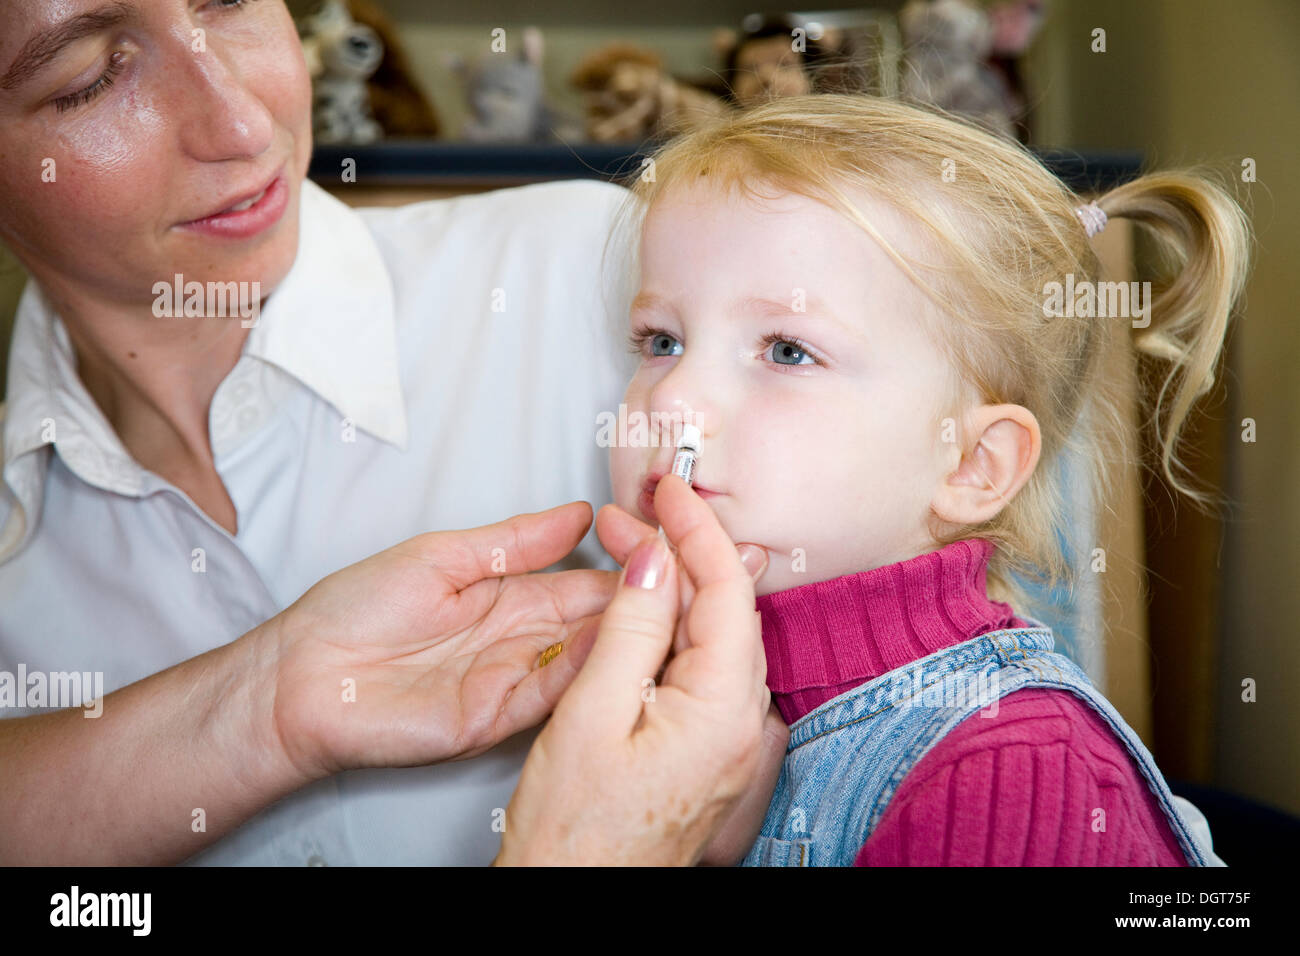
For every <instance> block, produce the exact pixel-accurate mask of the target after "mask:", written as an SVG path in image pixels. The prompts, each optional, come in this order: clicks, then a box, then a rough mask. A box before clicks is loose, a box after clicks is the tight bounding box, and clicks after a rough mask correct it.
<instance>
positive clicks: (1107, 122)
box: [1029, 0, 1300, 813]
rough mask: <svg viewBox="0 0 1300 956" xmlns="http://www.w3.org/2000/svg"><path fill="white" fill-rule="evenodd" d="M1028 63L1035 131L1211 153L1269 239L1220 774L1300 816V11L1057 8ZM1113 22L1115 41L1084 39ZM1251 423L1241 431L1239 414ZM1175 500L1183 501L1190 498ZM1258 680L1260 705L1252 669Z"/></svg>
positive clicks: (1230, 435) (1102, 0)
mask: <svg viewBox="0 0 1300 956" xmlns="http://www.w3.org/2000/svg"><path fill="white" fill-rule="evenodd" d="M1052 12H1053V18H1052V21H1051V22H1050V24H1049V26H1048V28H1047V30H1046V33H1045V35H1044V36H1043V38H1042V42H1041V44H1040V45H1039V47H1038V48H1037V49H1036V50H1035V52H1034V55H1033V57H1031V59H1030V63H1029V67H1030V82H1031V84H1032V85H1033V87H1034V91H1035V96H1036V98H1037V99H1038V102H1039V103H1040V104H1041V110H1040V115H1041V118H1042V122H1041V125H1040V127H1039V129H1038V134H1039V139H1040V140H1041V141H1043V142H1051V143H1052V144H1053V145H1060V146H1067V147H1074V148H1079V147H1085V146H1086V147H1091V148H1116V149H1118V148H1132V147H1140V148H1144V149H1146V150H1147V151H1148V155H1149V157H1150V158H1151V159H1152V160H1154V161H1155V163H1156V164H1157V165H1160V166H1174V165H1179V164H1191V163H1196V162H1202V161H1205V162H1209V163H1212V164H1213V165H1215V166H1216V167H1218V168H1220V169H1222V170H1224V171H1225V172H1228V173H1231V174H1233V175H1234V177H1236V178H1238V179H1239V171H1240V162H1241V159H1242V157H1245V156H1250V157H1253V158H1254V159H1255V160H1256V162H1257V168H1258V182H1256V183H1254V184H1252V185H1244V184H1243V185H1241V186H1239V190H1240V193H1241V196H1242V199H1243V201H1244V202H1246V203H1247V204H1248V207H1249V208H1251V210H1252V218H1253V220H1254V223H1255V227H1256V230H1257V237H1258V242H1259V246H1258V252H1257V258H1256V261H1255V268H1254V273H1253V275H1252V278H1251V280H1250V284H1249V286H1248V288H1247V292H1246V297H1247V301H1248V308H1247V309H1246V310H1245V311H1244V318H1243V320H1242V321H1241V322H1240V324H1239V325H1238V327H1237V328H1236V329H1235V331H1234V332H1233V334H1232V339H1231V346H1230V349H1229V353H1228V360H1229V368H1228V371H1227V389H1228V391H1227V394H1228V404H1227V407H1226V408H1225V409H1224V410H1223V411H1222V412H1221V413H1220V417H1222V418H1223V419H1224V422H1223V434H1224V436H1225V439H1226V440H1225V442H1224V450H1225V454H1226V464H1227V467H1226V470H1225V473H1224V475H1223V484H1222V485H1221V488H1222V490H1223V492H1224V493H1225V494H1226V495H1227V496H1228V497H1229V498H1230V499H1231V501H1232V506H1231V510H1230V512H1229V515H1230V520H1228V522H1227V523H1226V525H1225V528H1224V532H1223V539H1222V542H1221V548H1220V549H1218V550H1219V553H1218V554H1217V556H1215V555H1209V556H1207V558H1206V560H1208V561H1216V558H1217V561H1216V569H1215V572H1214V573H1216V574H1217V575H1218V584H1219V591H1220V593H1219V605H1220V619H1219V622H1218V623H1217V632H1218V636H1219V646H1220V656H1219V658H1218V660H1217V668H1216V669H1215V673H1214V674H1213V675H1212V688H1213V693H1214V695H1215V703H1216V704H1217V729H1216V730H1215V733H1214V742H1213V747H1212V749H1211V753H1212V756H1213V766H1212V779H1213V780H1214V782H1216V783H1217V784H1218V785H1220V786H1222V787H1225V788H1228V789H1232V790H1236V791H1239V792H1241V793H1244V794H1246V795H1249V796H1253V797H1255V798H1256V799H1259V800H1263V801H1265V802H1268V803H1272V804H1274V805H1276V806H1279V807H1282V808H1284V809H1288V810H1290V811H1291V812H1293V813H1300V759H1298V758H1300V695H1297V694H1296V693H1295V692H1294V683H1295V681H1296V679H1297V678H1298V677H1300V625H1298V624H1297V620H1300V589H1298V588H1297V587H1296V572H1297V568H1300V508H1297V505H1300V495H1297V489H1298V488H1300V474H1298V471H1300V469H1298V467H1297V466H1298V464H1300V462H1298V458H1300V445H1298V444H1297V442H1296V441H1295V436H1296V435H1297V434H1300V420H1298V419H1300V379H1297V377H1296V376H1295V375H1294V373H1293V370H1294V369H1295V367H1296V365H1297V358H1300V325H1298V324H1297V323H1296V321H1295V309H1296V303H1297V301H1300V283H1297V279H1296V268H1295V263H1296V262H1297V261H1300V230H1298V229H1297V228H1296V225H1295V224H1296V223H1297V222H1300V183H1298V182H1297V178H1296V174H1295V170H1296V157H1297V156H1298V155H1300V120H1297V111H1296V107H1295V97H1296V93H1297V91H1300V58H1298V57H1297V53H1298V52H1300V5H1297V4H1295V3H1293V2H1290V0H1238V2H1235V3H1233V4H1231V5H1224V4H1218V3H1214V2H1211V0H1191V2H1189V0H1152V2H1143V3H1133V2H1132V0H1089V2H1086V3H1085V2H1078V0H1072V2H1056V3H1054V4H1053V11H1052ZM1094 27H1104V28H1105V29H1106V30H1107V34H1108V36H1107V40H1108V50H1107V52H1106V53H1104V54H1094V53H1092V52H1090V50H1089V42H1090V31H1091V30H1092V29H1093V28H1094ZM1245 417H1251V418H1253V419H1255V421H1256V422H1257V428H1258V440H1257V441H1256V442H1255V443H1253V444H1252V443H1243V442H1242V441H1241V440H1240V425H1239V423H1240V422H1241V420H1242V419H1243V418H1245ZM1180 510H1183V511H1185V510H1186V509H1182V507H1181V506H1180ZM1246 678H1253V679H1254V680H1255V681H1256V682H1257V688H1258V689H1257V700H1256V702H1255V703H1246V702H1243V701H1242V699H1241V697H1242V681H1243V679H1246Z"/></svg>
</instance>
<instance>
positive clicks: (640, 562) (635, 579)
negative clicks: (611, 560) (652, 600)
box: [623, 535, 668, 591]
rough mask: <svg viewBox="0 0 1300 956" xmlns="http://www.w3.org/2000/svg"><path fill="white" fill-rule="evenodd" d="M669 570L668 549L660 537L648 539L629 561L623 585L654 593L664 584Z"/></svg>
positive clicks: (633, 553) (639, 546)
mask: <svg viewBox="0 0 1300 956" xmlns="http://www.w3.org/2000/svg"><path fill="white" fill-rule="evenodd" d="M667 570H668V548H667V546H666V545H665V544H664V543H663V539H661V538H660V537H659V536H658V535H655V536H654V537H650V538H646V540H644V541H642V542H641V543H640V544H638V545H637V546H636V550H635V551H633V552H632V556H631V557H629V558H628V560H627V574H626V575H624V576H623V584H624V585H625V586H626V587H630V588H645V589H646V590H647V591H653V590H654V589H655V588H657V587H658V586H659V585H660V584H662V583H663V580H664V577H665V576H666V572H667Z"/></svg>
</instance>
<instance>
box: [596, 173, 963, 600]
mask: <svg viewBox="0 0 1300 956" xmlns="http://www.w3.org/2000/svg"><path fill="white" fill-rule="evenodd" d="M860 202H861V203H862V205H863V207H864V208H865V209H866V211H867V214H868V215H869V216H871V217H872V219H873V220H874V221H875V222H876V223H879V224H883V226H884V227H885V228H886V229H887V232H886V234H887V235H891V236H892V237H893V238H894V240H895V241H897V239H898V237H899V235H900V234H902V233H903V232H904V231H905V230H906V224H905V223H903V222H902V221H901V219H900V217H897V216H891V214H890V211H889V209H888V208H887V207H885V206H884V205H882V204H874V203H871V202H870V201H869V199H868V198H867V197H861V199H860ZM903 247H904V249H907V248H908V244H907V243H904V244H903ZM926 304H927V303H926V300H925V299H924V297H923V295H922V294H921V293H920V292H919V291H918V290H916V289H915V287H913V286H912V285H911V283H910V282H909V281H908V280H907V278H906V277H905V276H904V274H903V273H902V272H901V271H900V270H899V269H898V268H897V266H895V264H894V263H893V261H892V260H891V259H890V258H889V257H888V256H887V255H886V254H885V252H884V251H883V250H882V249H881V248H880V247H879V246H877V245H876V244H875V243H874V242H873V241H872V240H871V239H870V238H869V237H868V236H867V234H866V233H865V232H863V231H862V230H861V229H860V228H859V227H858V226H856V225H854V224H853V223H851V222H850V221H849V220H848V219H846V218H845V217H844V216H843V215H841V214H840V213H839V212H837V211H835V210H832V209H831V208H829V207H828V206H825V205H823V204H822V203H819V202H815V201H813V200H812V199H808V198H806V197H803V196H799V195H794V194H790V193H783V194H781V195H780V196H779V197H776V198H774V199H771V200H761V201H760V200H755V199H751V198H747V197H746V198H742V197H741V196H740V195H739V194H738V193H735V192H733V193H731V194H729V195H727V194H723V195H719V193H718V191H717V190H716V189H713V188H711V187H710V186H709V185H708V184H702V185H695V184H692V185H690V186H678V187H673V190H671V191H670V192H669V193H668V194H666V195H664V196H661V197H660V198H659V199H657V200H656V202H655V204H654V205H653V206H652V207H651V209H650V210H649V212H648V214H647V216H646V220H645V225H644V228H643V230H642V244H641V288H640V292H639V295H638V296H637V298H636V299H635V300H634V302H633V303H632V309H631V332H632V335H633V336H634V338H635V340H636V341H637V342H638V344H639V350H640V355H641V365H640V368H639V369H638V370H637V372H636V374H635V375H634V377H633V379H632V381H631V383H630V384H629V386H628V389H627V394H626V396H625V398H624V401H625V403H626V405H627V414H628V417H629V423H631V421H632V419H631V416H632V415H633V414H637V415H639V416H641V420H642V421H649V422H650V424H649V428H648V429H647V430H646V436H647V439H648V440H647V441H646V442H645V443H642V446H641V447H631V440H630V439H629V443H628V445H627V446H623V445H618V444H617V443H616V444H615V447H613V448H612V449H611V457H610V468H611V477H612V479H613V490H614V500H615V502H616V503H617V504H618V505H619V506H620V507H622V508H625V509H627V510H628V511H631V512H632V513H634V514H638V513H639V514H640V516H641V517H643V518H644V519H645V520H646V521H648V522H649V523H651V524H654V523H655V522H656V520H657V519H656V516H655V514H654V512H653V507H652V495H653V491H654V487H655V486H656V485H657V482H658V479H659V478H660V477H661V476H662V475H663V474H664V472H666V471H668V470H669V468H670V466H671V463H672V458H673V448H672V445H673V441H674V438H675V435H669V434H656V426H655V424H654V422H655V419H656V417H657V420H658V422H659V425H658V431H659V432H667V431H670V430H671V431H674V432H676V431H680V423H681V422H682V421H689V422H691V423H692V424H695V425H697V426H698V427H699V428H700V431H701V433H702V447H701V450H700V459H699V464H698V466H697V470H696V491H697V492H698V493H699V494H700V496H701V497H703V498H704V499H705V500H706V501H707V502H708V503H709V505H710V506H711V507H712V508H713V510H714V511H715V512H716V513H717V515H718V519H719V521H720V522H721V523H722V526H723V527H724V528H725V529H726V531H727V533H728V534H729V535H730V536H731V537H732V539H733V540H734V541H750V542H753V543H755V544H759V545H762V546H763V547H765V548H767V549H769V551H770V552H771V563H770V564H769V566H768V570H767V572H766V573H765V574H764V575H763V577H762V579H761V580H760V581H759V582H758V592H759V593H760V594H766V593H770V592H772V591H780V590H784V589H786V588H791V587H797V586H799V585H801V584H808V583H811V582H814V581H824V580H828V579H830V578H834V577H839V576H840V575H844V574H852V573H855V572H858V571H865V570H869V569H871V568H876V567H880V566H881V565H884V564H891V563H893V562H895V561H902V560H905V559H907V558H910V557H913V556H915V555H917V554H921V553H923V552H924V551H926V550H930V548H931V547H932V542H931V540H930V538H929V534H928V531H929V524H928V520H929V514H930V505H931V501H932V499H933V496H934V495H935V493H936V492H937V491H938V490H939V488H940V486H941V485H942V484H943V481H944V476H945V475H947V474H948V473H949V472H950V471H951V470H952V468H953V467H954V462H953V448H954V447H955V446H953V445H950V444H945V442H944V441H943V429H942V425H941V422H942V418H941V416H943V415H944V414H946V412H945V411H943V410H942V407H941V406H942V405H943V403H944V401H945V397H946V396H947V395H948V392H949V383H950V382H951V381H952V377H951V376H952V373H951V371H950V367H949V365H948V362H947V360H946V358H945V357H944V356H943V355H942V354H941V352H940V351H939V349H938V348H937V347H935V345H933V344H932V343H931V341H930V340H929V339H928V338H927V336H926V334H925V332H924V330H923V328H922V325H921V323H919V322H918V321H917V316H918V314H919V312H920V310H922V309H924V308H925V307H926ZM674 413H676V418H674ZM633 434H634V431H633V429H632V428H631V427H629V429H628V435H629V436H631V435H633Z"/></svg>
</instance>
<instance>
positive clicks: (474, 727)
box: [261, 502, 617, 780]
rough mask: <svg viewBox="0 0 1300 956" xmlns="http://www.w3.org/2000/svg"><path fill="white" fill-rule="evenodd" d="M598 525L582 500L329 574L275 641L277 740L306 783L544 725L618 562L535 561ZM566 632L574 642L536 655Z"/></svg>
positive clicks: (272, 706) (286, 618) (469, 750)
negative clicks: (572, 567)
mask: <svg viewBox="0 0 1300 956" xmlns="http://www.w3.org/2000/svg"><path fill="white" fill-rule="evenodd" d="M590 524H591V506H590V505H588V504H587V503H586V502H572V503H570V504H566V505H562V506H560V507H557V508H552V509H551V510H549V511H543V512H540V513H537V514H527V515H517V516H516V517H513V518H509V519H507V520H506V521H502V522H499V523H497V524H493V525H487V526H485V527H481V528H474V529H472V530H468V531H443V532H436V533H430V534H424V535H420V536H418V537H415V538H411V539H410V540H408V541H405V542H403V543H401V544H399V545H396V546H395V547H393V548H390V549H389V550H387V551H383V552H381V553H379V554H376V555H374V556H373V557H371V558H368V559H366V560H365V561H362V562H360V563H358V564H354V565H352V566H350V567H347V568H344V569H343V570H341V571H338V572H336V573H335V574H332V575H330V576H329V577H327V578H325V579H323V580H322V581H320V582H319V583H318V584H316V585H315V586H314V587H313V588H311V590H309V591H308V592H307V593H306V594H304V595H303V596H302V597H301V598H300V599H299V600H298V601H297V602H296V603H295V604H294V605H293V606H292V607H290V608H289V609H287V610H286V611H285V612H284V614H283V615H281V616H280V618H277V619H276V620H277V621H278V622H279V626H278V627H276V628H274V629H273V630H270V631H269V633H268V635H267V637H266V640H265V641H264V643H263V645H262V648H261V653H262V654H263V655H264V657H265V658H266V659H268V662H269V668H268V670H269V672H270V673H271V674H273V678H272V680H271V686H270V687H269V689H268V690H267V697H268V698H269V699H268V700H267V701H266V705H267V711H268V712H267V715H266V718H267V722H268V725H269V726H270V727H271V728H272V734H271V739H272V741H273V742H276V743H278V745H279V746H280V747H282V748H283V751H284V753H285V755H286V756H287V757H288V759H289V761H290V762H291V763H292V765H293V766H294V767H295V768H297V770H298V771H299V772H300V773H301V775H302V776H303V778H304V780H314V779H318V778H320V777H323V776H327V775H329V774H332V773H335V772H337V771H340V770H347V769H352V768H357V767H402V766H416V765H422V764H430V763H435V762H437V761H440V760H456V759H461V758H464V757H472V756H475V755H477V754H480V753H483V752H484V751H486V750H488V749H490V748H491V747H493V746H495V745H496V744H498V743H500V742H501V741H503V740H505V739H506V738H507V737H510V736H511V735H513V734H516V733H518V732H519V731H521V730H524V729H526V728H528V727H532V726H533V725H535V724H537V723H539V722H540V721H541V720H542V719H543V718H544V717H545V716H546V715H547V714H548V713H550V711H551V709H552V708H553V707H554V706H555V703H556V701H558V700H559V699H560V696H561V694H563V692H564V690H565V688H566V687H568V685H569V683H570V681H572V679H573V677H574V675H575V674H576V673H577V670H578V668H579V667H580V666H581V664H582V662H583V659H584V658H585V657H586V653H587V651H588V650H589V649H590V646H591V643H592V640H593V638H594V636H595V632H596V627H597V624H598V618H599V615H600V613H601V612H602V611H603V610H604V609H605V606H606V604H607V603H608V602H609V599H610V597H611V595H612V594H613V591H614V587H615V584H616V578H617V575H616V574H615V572H612V571H594V570H583V571H563V572H559V573H556V574H528V573H527V572H530V571H536V570H538V569H541V568H545V567H547V566H549V565H551V564H553V563H554V562H556V561H558V560H560V559H561V558H563V557H564V556H565V555H567V554H568V553H569V552H570V551H571V550H573V548H574V547H575V546H576V545H577V544H578V542H579V541H580V540H581V539H582V536H583V535H584V534H585V533H586V530H587V528H588V527H589V526H590ZM557 641H564V642H565V653H563V654H561V655H560V657H559V658H558V659H557V660H555V662H554V663H552V664H550V665H548V666H547V667H543V668H540V669H539V668H537V667H536V664H537V658H538V655H539V654H540V653H541V652H542V651H543V650H544V649H545V648H547V647H548V646H549V645H551V644H554V643H556V642H557Z"/></svg>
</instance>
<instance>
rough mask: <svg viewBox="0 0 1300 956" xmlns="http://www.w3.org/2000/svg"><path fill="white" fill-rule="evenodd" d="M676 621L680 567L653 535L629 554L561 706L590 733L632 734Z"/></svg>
mask: <svg viewBox="0 0 1300 956" xmlns="http://www.w3.org/2000/svg"><path fill="white" fill-rule="evenodd" d="M676 620H677V563H676V561H674V560H673V559H672V552H671V551H669V549H668V545H667V544H666V543H665V542H664V540H663V539H662V538H660V537H659V535H657V534H650V535H647V536H646V537H645V539H644V540H643V541H642V542H641V543H640V544H638V545H637V546H636V547H635V548H634V549H633V550H632V553H631V554H630V555H629V556H628V561H627V566H626V567H625V568H624V569H623V575H622V577H621V578H620V579H619V586H618V589H617V590H616V591H615V593H614V598H613V600H611V601H610V602H609V607H607V608H606V609H605V613H604V615H603V617H602V618H601V622H600V632H599V634H598V635H597V637H596V642H595V644H594V646H593V647H592V648H591V652H590V653H589V654H588V656H587V661H586V663H585V664H584V665H583V667H582V671H581V672H580V673H579V674H578V677H577V679H576V680H575V681H574V682H573V686H572V688H571V689H570V690H569V692H568V693H566V695H565V697H564V700H563V701H562V702H561V705H560V706H561V707H563V708H568V714H569V716H571V717H572V718H573V719H574V720H575V721H576V722H577V725H579V726H583V727H585V728H587V730H586V731H585V732H586V733H589V734H591V735H592V737H593V738H594V737H596V736H598V734H597V729H598V728H602V729H605V730H607V731H608V732H609V733H611V734H613V735H616V736H620V737H626V736H627V735H629V734H631V732H632V730H633V728H635V727H636V724H637V721H638V720H640V717H641V707H642V703H643V700H644V698H643V697H642V694H643V692H644V691H645V689H646V687H647V686H648V685H647V684H646V681H647V679H648V680H650V681H653V680H654V676H655V674H657V673H658V672H659V668H660V666H661V665H662V664H663V662H664V658H665V657H666V656H667V654H668V649H669V646H670V644H671V643H672V638H673V629H674V625H675V623H676ZM548 666H550V665H548Z"/></svg>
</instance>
